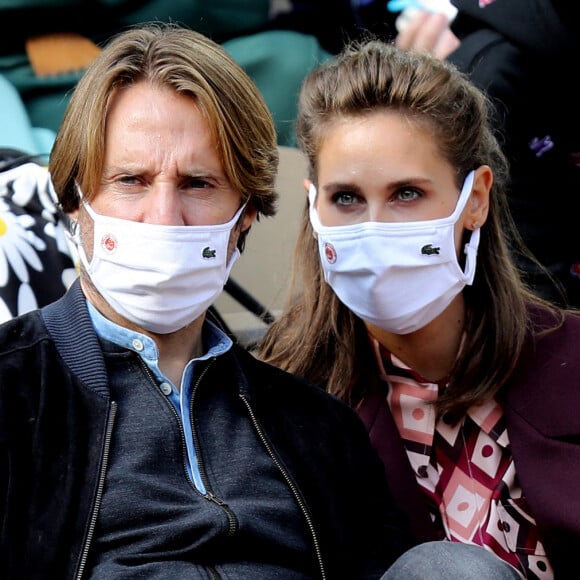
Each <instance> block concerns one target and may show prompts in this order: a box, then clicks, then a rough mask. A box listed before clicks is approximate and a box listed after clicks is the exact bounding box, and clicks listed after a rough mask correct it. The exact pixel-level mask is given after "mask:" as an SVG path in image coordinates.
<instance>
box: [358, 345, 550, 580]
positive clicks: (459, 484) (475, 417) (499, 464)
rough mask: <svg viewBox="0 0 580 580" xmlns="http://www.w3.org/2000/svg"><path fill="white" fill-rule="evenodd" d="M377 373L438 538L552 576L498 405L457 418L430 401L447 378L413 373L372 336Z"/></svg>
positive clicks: (528, 573)
mask: <svg viewBox="0 0 580 580" xmlns="http://www.w3.org/2000/svg"><path fill="white" fill-rule="evenodd" d="M370 338H371V343H372V345H373V347H374V350H375V355H376V360H377V363H378V366H379V373H380V378H381V379H382V380H384V381H386V383H387V384H388V386H389V390H388V395H387V402H388V404H389V407H390V409H391V413H392V415H393V418H394V420H395V423H396V425H397V427H398V430H399V433H400V435H401V438H402V441H403V445H404V447H405V450H406V453H407V457H408V459H409V462H410V464H411V467H412V469H413V472H414V473H415V476H416V479H417V483H418V484H419V487H420V489H421V490H422V494H423V497H424V499H425V501H426V503H427V506H428V508H429V512H430V514H431V518H432V521H433V523H434V525H435V527H436V529H437V531H438V533H439V536H440V538H441V539H447V540H450V541H455V542H463V543H468V544H477V545H480V546H482V547H484V548H485V549H487V550H489V551H491V552H494V553H495V554H496V555H497V556H499V557H500V558H502V559H503V560H504V561H505V562H507V563H509V564H510V565H511V566H513V567H514V568H515V569H516V570H518V571H519V572H520V574H521V575H522V578H532V579H541V580H552V579H553V577H554V575H553V571H552V569H551V566H550V564H549V562H548V559H547V557H546V554H545V551H544V548H543V546H542V543H541V541H540V539H539V536H538V531H537V527H536V524H535V521H534V519H533V517H532V516H531V513H530V512H529V509H528V507H527V504H526V502H525V498H523V497H522V491H521V488H520V487H519V484H518V481H517V474H516V473H515V466H514V462H513V458H512V456H511V451H510V446H509V440H508V434H507V431H506V428H505V423H504V420H503V415H502V409H501V406H500V405H499V404H498V403H497V402H496V401H495V400H491V401H488V402H487V403H486V404H484V405H482V406H480V407H477V408H472V409H469V411H468V413H467V414H466V416H465V417H464V418H463V419H462V421H461V422H459V423H457V424H449V423H447V422H446V421H445V417H443V418H438V417H436V414H435V409H434V407H433V405H432V403H433V402H434V401H435V400H436V398H437V396H438V394H439V390H440V389H442V388H445V384H444V382H441V383H439V384H438V383H432V382H429V381H427V380H426V379H424V378H423V377H421V376H420V375H418V374H417V373H415V372H414V371H413V370H412V369H410V368H409V367H407V366H406V365H405V364H404V363H403V362H402V361H400V360H399V359H397V357H395V356H394V355H393V354H392V353H390V352H389V351H387V350H386V349H384V348H383V347H382V346H381V345H380V343H379V342H378V341H377V340H376V339H375V338H374V337H372V336H371V337H370Z"/></svg>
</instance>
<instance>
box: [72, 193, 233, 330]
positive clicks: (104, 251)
mask: <svg viewBox="0 0 580 580" xmlns="http://www.w3.org/2000/svg"><path fill="white" fill-rule="evenodd" d="M83 204H84V207H85V209H86V210H87V212H88V213H89V215H90V216H91V218H92V219H93V222H94V233H93V255H92V259H91V260H90V261H89V260H88V258H87V255H86V252H85V250H84V248H83V246H82V243H81V238H80V232H79V231H78V230H77V232H75V235H74V236H73V240H74V242H75V243H76V245H77V247H78V252H79V258H80V260H81V262H82V264H83V266H84V268H85V269H86V271H87V274H88V275H89V276H90V278H91V281H92V283H93V284H94V286H95V288H96V289H97V290H98V291H99V292H100V294H101V295H102V296H103V298H104V299H105V300H106V301H107V303H108V304H109V305H110V306H111V307H112V308H113V309H114V310H115V311H116V312H117V313H118V314H120V315H121V316H123V317H125V318H126V319H127V320H130V321H131V322H133V323H135V324H137V325H138V326H139V327H141V328H143V329H145V330H148V331H150V332H153V333H157V334H168V333H171V332H175V331H176V330H179V329H180V328H183V327H184V326H187V325H188V324H189V323H191V322H193V321H194V320H195V319H196V318H198V317H199V316H201V315H202V314H203V313H204V312H205V311H206V310H207V308H209V306H210V305H211V304H212V303H213V302H214V301H215V300H216V299H217V297H218V296H219V295H220V293H221V292H222V290H223V287H224V285H225V283H226V282H227V279H228V276H229V274H230V271H231V268H232V266H233V265H234V263H235V261H236V260H237V258H238V257H239V255H240V254H239V251H238V249H237V248H236V249H235V250H234V252H233V254H232V256H231V257H230V259H229V260H228V257H227V253H228V245H229V239H230V233H231V231H232V229H233V228H234V226H235V224H236V222H237V221H238V219H239V217H240V215H241V213H242V211H243V209H244V206H242V207H241V208H240V209H239V210H238V211H237V212H236V214H235V215H234V216H233V218H232V219H231V220H230V221H228V222H227V223H225V224H218V225H208V226H167V225H158V224H147V223H141V222H135V221H130V220H123V219H119V218H113V217H108V216H103V215H100V214H97V213H96V212H95V211H94V210H93V209H92V208H91V207H90V205H89V204H88V203H87V202H83Z"/></svg>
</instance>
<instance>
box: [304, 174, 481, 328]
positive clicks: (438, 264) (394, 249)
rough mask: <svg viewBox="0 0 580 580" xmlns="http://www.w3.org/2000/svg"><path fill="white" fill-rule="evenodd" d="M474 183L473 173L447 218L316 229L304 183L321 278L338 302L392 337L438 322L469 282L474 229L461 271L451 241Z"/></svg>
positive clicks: (312, 195) (475, 239) (311, 199)
mask: <svg viewBox="0 0 580 580" xmlns="http://www.w3.org/2000/svg"><path fill="white" fill-rule="evenodd" d="M473 178H474V172H473V171H472V172H471V173H470V174H469V175H468V176H467V177H466V179H465V183H464V184H463V188H462V190H461V194H460V196H459V199H458V201H457V206H456V207H455V210H454V211H453V213H452V214H451V215H450V216H448V217H446V218H441V219H434V220H423V221H416V222H388V223H385V222H364V223H359V224H353V225H346V226H332V227H326V226H323V225H322V224H321V223H320V220H319V218H318V212H317V210H316V208H315V200H316V188H315V187H314V185H311V187H310V191H309V202H310V222H311V224H312V227H313V229H314V231H315V232H316V234H317V235H318V250H319V253H320V260H321V264H322V269H323V271H324V276H325V279H326V281H327V282H328V284H329V285H330V286H331V288H332V289H333V290H334V292H335V294H336V295H337V296H338V298H339V299H340V301H341V302H342V303H343V304H345V305H346V306H347V307H348V308H350V310H352V311H353V312H354V313H355V314H356V315H357V316H358V317H359V318H362V320H364V321H365V322H369V323H371V324H373V325H374V326H377V327H379V328H381V329H383V330H385V331H387V332H392V333H395V334H408V333H410V332H414V331H416V330H418V329H420V328H422V327H424V326H426V325H427V324H429V323H430V322H431V321H432V320H433V319H435V318H436V317H437V316H439V314H441V313H442V312H443V311H444V310H445V308H447V306H449V304H450V303H451V301H452V300H453V298H455V297H456V296H457V295H458V294H459V293H460V292H461V290H462V289H463V288H464V286H465V285H466V284H472V283H473V278H474V276H475V266H476V259H477V248H478V246H479V237H480V232H479V229H475V230H474V231H473V232H472V233H471V236H470V240H469V242H468V243H467V244H466V245H465V253H466V256H467V257H466V262H465V271H462V270H461V267H460V266H459V262H458V260H457V253H456V249H455V240H454V226H455V224H456V223H457V221H458V219H459V218H460V216H461V213H462V212H463V209H464V208H465V205H466V203H467V200H468V199H469V196H470V194H471V189H472V187H473Z"/></svg>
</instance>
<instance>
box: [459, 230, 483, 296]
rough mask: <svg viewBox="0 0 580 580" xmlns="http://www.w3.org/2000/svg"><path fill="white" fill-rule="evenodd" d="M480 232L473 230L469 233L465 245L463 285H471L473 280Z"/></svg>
mask: <svg viewBox="0 0 580 580" xmlns="http://www.w3.org/2000/svg"><path fill="white" fill-rule="evenodd" d="M480 234H481V230H480V229H479V228H476V229H474V230H473V231H472V232H471V236H470V238H469V242H467V243H466V244H465V250H464V252H465V255H466V258H465V271H464V272H463V275H464V276H465V283H466V284H467V285H468V286H471V285H472V284H473V279H474V278H475V267H476V265H477V249H478V247H479V239H480Z"/></svg>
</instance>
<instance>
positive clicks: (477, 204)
mask: <svg viewBox="0 0 580 580" xmlns="http://www.w3.org/2000/svg"><path fill="white" fill-rule="evenodd" d="M492 184H493V171H492V170H491V167H489V165H481V166H480V167H478V168H477V169H476V170H475V176H474V178H473V187H472V188H471V196H470V198H469V202H468V204H467V210H466V212H465V215H464V220H465V221H464V224H465V228H466V229H468V230H475V229H477V228H480V227H481V226H482V225H483V224H484V223H485V221H486V220H487V214H488V211H489V194H490V191H491V186H492Z"/></svg>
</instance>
